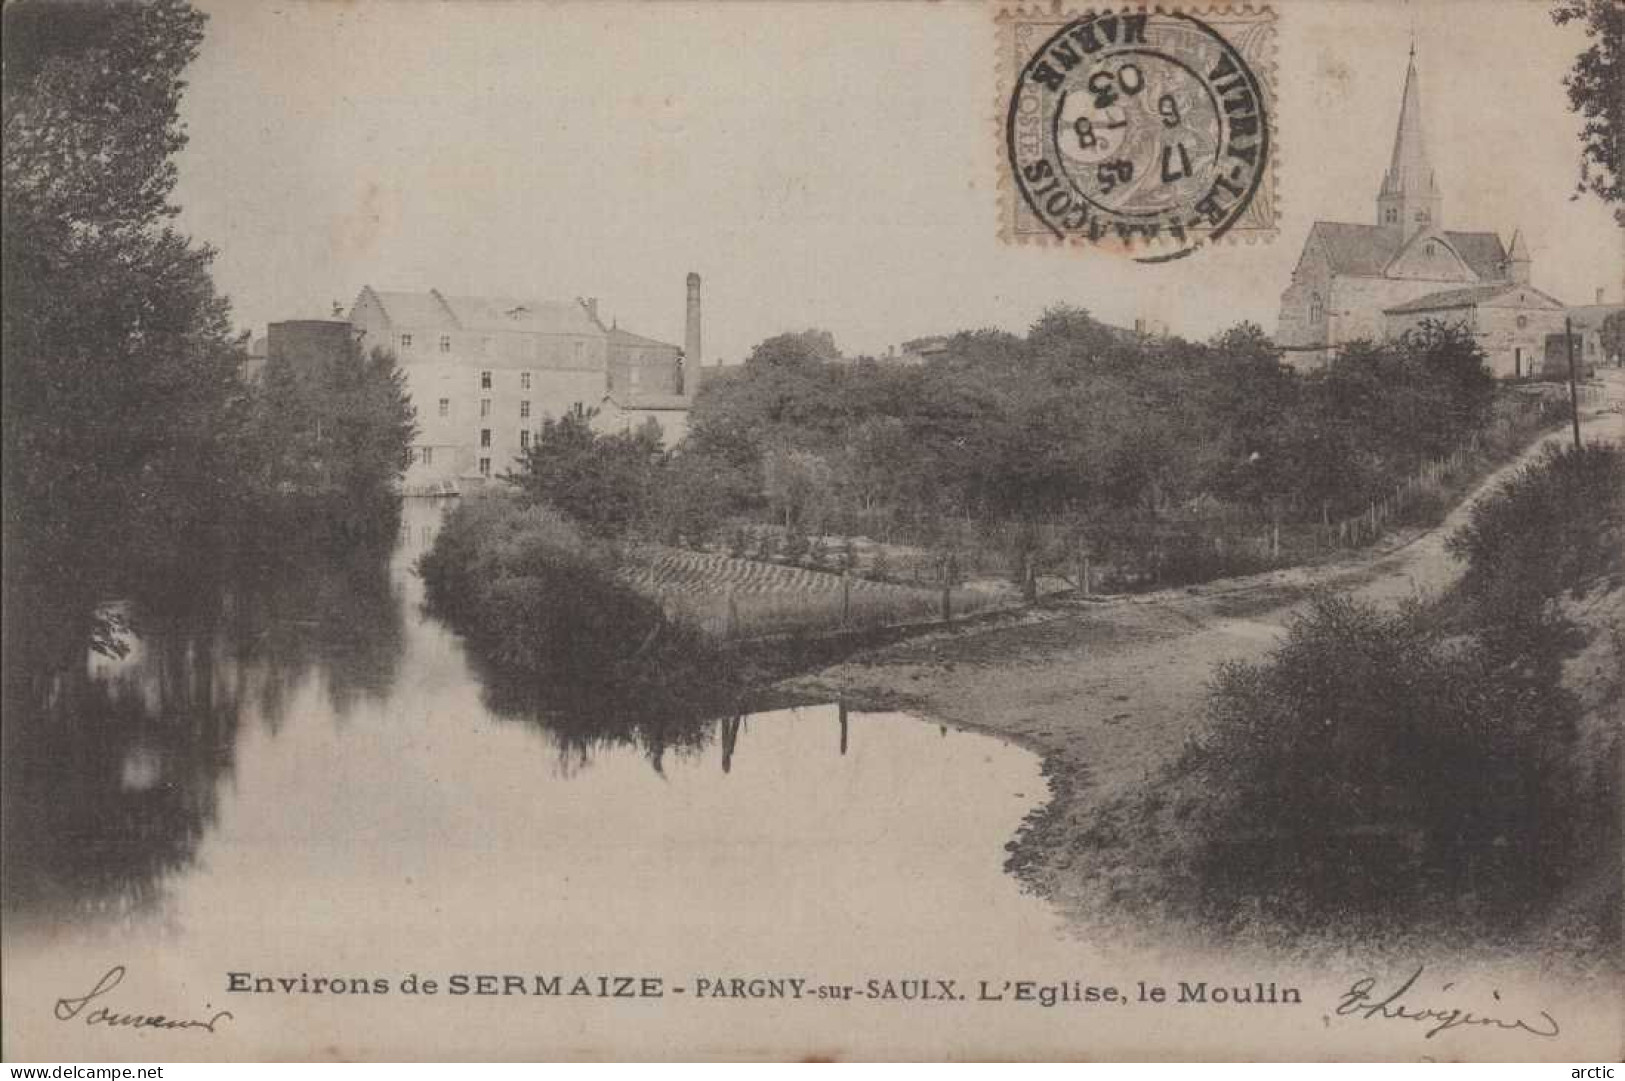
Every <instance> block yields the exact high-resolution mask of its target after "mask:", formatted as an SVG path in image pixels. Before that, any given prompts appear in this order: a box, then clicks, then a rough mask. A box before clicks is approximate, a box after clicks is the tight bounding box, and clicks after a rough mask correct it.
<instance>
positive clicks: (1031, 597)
mask: <svg viewBox="0 0 1625 1081" xmlns="http://www.w3.org/2000/svg"><path fill="white" fill-rule="evenodd" d="M1021 595H1022V597H1023V598H1024V599H1025V600H1026V601H1027V603H1028V604H1036V603H1037V601H1038V579H1037V578H1036V577H1034V575H1033V554H1032V553H1031V552H1023V553H1022V554H1021Z"/></svg>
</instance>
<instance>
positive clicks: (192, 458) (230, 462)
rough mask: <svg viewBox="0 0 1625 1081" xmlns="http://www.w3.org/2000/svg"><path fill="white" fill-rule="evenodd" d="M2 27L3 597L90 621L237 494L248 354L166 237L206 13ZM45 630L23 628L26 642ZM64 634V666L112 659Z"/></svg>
mask: <svg viewBox="0 0 1625 1081" xmlns="http://www.w3.org/2000/svg"><path fill="white" fill-rule="evenodd" d="M3 18H4V42H5V44H4V59H3V71H0V84H3V89H0V98H3V119H4V130H5V145H6V152H5V157H4V165H3V177H4V200H3V202H4V209H3V222H4V225H3V232H4V236H3V247H4V257H3V285H4V289H3V293H4V323H3V346H0V351H3V356H4V361H3V373H4V374H3V382H4V387H3V400H4V405H3V407H0V408H3V414H0V416H3V431H4V438H3V453H0V457H3V470H4V484H5V491H6V501H7V506H6V541H7V543H6V549H7V556H6V576H7V586H8V589H12V590H21V591H22V594H26V595H29V596H37V597H44V598H48V599H49V601H50V603H51V604H52V605H53V606H60V607H63V608H64V609H65V610H71V609H73V608H75V607H76V606H78V607H80V608H82V609H84V610H88V608H87V607H86V606H88V605H89V604H90V603H91V602H93V601H95V600H96V599H98V598H100V597H102V596H106V595H108V594H109V593H111V592H114V591H116V590H118V589H119V588H120V583H121V582H123V581H125V580H127V579H128V577H129V576H130V575H131V574H133V573H136V572H137V570H138V568H139V567H140V566H142V565H143V564H145V563H149V562H151V561H154V560H170V561H173V560H175V559H178V558H179V552H180V551H182V550H184V548H185V546H187V545H188V544H191V543H193V542H196V541H198V540H200V539H204V538H207V537H209V536H213V535H216V534H217V533H218V531H219V530H220V529H221V528H223V525H224V522H225V520H226V519H228V518H229V517H230V514H231V511H232V508H233V506H234V502H235V499H236V497H237V495H238V493H239V492H240V485H239V484H238V477H237V467H238V458H237V453H238V447H239V443H238V440H237V438H236V436H237V434H238V432H239V431H240V428H241V424H242V421H243V419H244V405H245V401H246V399H245V394H244V388H243V386H242V383H241V381H240V379H239V377H238V373H239V370H240V365H241V363H242V361H243V354H242V350H241V348H240V345H239V344H238V343H237V342H234V341H233V339H232V336H231V333H230V328H229V324H228V311H227V304H226V301H225V300H224V299H223V298H221V297H219V296H218V295H217V294H216V293H215V291H214V286H213V283H212V282H211V281H210V278H209V273H208V267H209V262H210V259H211V257H212V254H213V253H212V252H211V251H210V250H209V249H207V248H204V247H199V246H197V245H194V244H193V243H191V241H189V240H188V239H187V238H186V237H184V236H182V235H180V234H179V233H177V232H175V231H174V229H173V228H171V227H170V225H169V224H168V223H169V221H170V219H171V218H172V217H173V215H174V214H175V213H176V209H175V207H173V206H171V205H170V204H169V202H168V199H169V196H170V193H171V191H172V190H173V187H174V184H175V175H176V174H175V166H174V163H173V161H172V160H171V159H172V157H173V155H174V154H175V153H176V152H177V151H178V150H179V149H180V148H181V147H182V146H184V145H185V142H186V134H185V131H184V130H183V127H182V125H181V122H180V120H179V113H178V109H179V102H180V96H181V92H182V89H183V88H184V85H185V84H184V83H183V82H182V81H181V78H180V76H181V72H182V71H183V70H184V69H185V67H186V66H187V64H188V63H190V61H191V60H192V58H193V56H194V55H195V54H196V52H197V48H198V45H199V43H200V41H201V40H202V35H203V25H204V16H203V15H201V14H200V13H198V12H197V11H195V10H193V9H192V8H191V7H190V6H189V5H188V4H186V3H185V2H184V0H154V2H152V3H147V4H102V5H90V4H83V5H82V4H59V3H44V2H34V0H17V2H15V3H9V4H7V5H6V6H5V8H4V14H3ZM20 599H21V596H20V595H19V594H14V595H13V597H12V603H9V604H8V606H7V607H8V609H9V610H16V609H17V607H18V605H17V601H18V600H20ZM31 606H32V605H31V602H24V604H23V607H25V608H28V607H31ZM48 622H49V621H48V620H46V619H45V616H44V612H43V611H42V610H40V609H35V610H34V611H33V612H31V620H30V623H31V627H32V628H33V630H32V631H31V635H30V637H31V638H34V637H39V636H40V635H41V634H48V632H46V631H45V630H44V627H45V626H46V625H47V624H48ZM69 622H70V623H71V624H72V626H70V627H69V628H68V629H67V630H66V632H65V633H64V634H63V636H62V640H61V642H60V643H59V645H60V648H61V649H62V650H64V651H71V650H72V649H74V648H76V647H77V648H82V647H83V643H84V639H83V635H84V633H85V632H86V630H87V629H88V630H89V632H90V633H91V634H92V635H93V636H95V637H96V638H97V639H98V640H101V641H104V642H105V640H106V639H105V636H104V635H101V634H99V633H98V632H97V628H96V625H95V622H94V621H91V623H90V624H88V625H87V624H84V623H82V622H78V621H77V617H72V618H70V620H69ZM102 630H105V628H102ZM6 637H7V639H8V641H9V640H13V639H15V638H16V635H14V634H11V633H10V632H8V633H7V635H6Z"/></svg>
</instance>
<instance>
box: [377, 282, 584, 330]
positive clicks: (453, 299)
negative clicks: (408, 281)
mask: <svg viewBox="0 0 1625 1081" xmlns="http://www.w3.org/2000/svg"><path fill="white" fill-rule="evenodd" d="M367 292H371V293H372V295H373V297H375V298H376V299H377V301H378V303H379V304H380V305H381V306H382V307H383V309H384V315H385V316H387V317H388V319H389V321H390V323H391V325H393V326H396V327H400V328H402V329H406V330H425V331H427V330H475V331H479V330H490V331H517V332H522V333H530V334H584V335H589V336H593V337H597V336H601V335H602V334H603V333H604V329H603V328H602V327H600V326H599V325H598V323H597V321H595V320H594V319H593V318H592V315H591V313H589V312H588V311H587V308H586V306H585V305H583V304H581V303H580V302H579V301H561V300H527V299H523V298H520V297H474V296H447V295H445V294H443V293H441V292H440V290H438V289H430V290H429V291H428V292H426V293H384V292H379V291H378V290H376V289H372V288H371V287H370V286H369V287H367V288H366V289H364V290H362V293H363V295H365V294H366V293H367Z"/></svg>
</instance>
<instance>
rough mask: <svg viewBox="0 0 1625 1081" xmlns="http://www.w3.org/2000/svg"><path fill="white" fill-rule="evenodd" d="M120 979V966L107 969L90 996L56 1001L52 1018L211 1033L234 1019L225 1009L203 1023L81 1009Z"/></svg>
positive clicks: (146, 1014) (96, 1023)
mask: <svg viewBox="0 0 1625 1081" xmlns="http://www.w3.org/2000/svg"><path fill="white" fill-rule="evenodd" d="M123 979H124V966H123V965H114V966H113V967H112V968H110V969H108V970H107V973H106V975H104V976H103V977H102V978H101V979H99V980H97V981H96V986H95V987H92V988H91V989H90V993H89V994H86V995H80V996H78V997H77V998H59V999H57V1000H56V1019H57V1020H58V1021H72V1020H74V1019H75V1018H77V1017H79V1016H80V1015H83V1016H84V1021H85V1024H87V1025H107V1026H109V1027H112V1028H138V1029H139V1028H162V1029H202V1030H203V1031H205V1032H209V1033H213V1032H214V1031H215V1026H216V1025H218V1024H219V1023H220V1022H222V1021H232V1020H235V1018H234V1017H233V1016H232V1015H231V1013H230V1011H228V1010H219V1011H217V1012H216V1013H215V1014H214V1016H212V1017H210V1018H209V1019H208V1020H207V1021H202V1020H196V1019H193V1020H186V1019H183V1018H176V1017H166V1016H164V1015H163V1014H161V1013H115V1012H114V1011H113V1010H110V1009H108V1008H107V1006H105V1005H101V1006H97V1007H96V1008H95V1009H94V1010H91V1011H90V1012H89V1013H85V1007H87V1006H89V1005H90V1004H91V1003H92V1002H94V1001H95V1000H96V999H98V998H101V997H102V996H103V995H105V994H107V993H108V992H110V991H111V990H113V988H115V987H117V986H118V985H119V984H120V983H121V982H122V981H123Z"/></svg>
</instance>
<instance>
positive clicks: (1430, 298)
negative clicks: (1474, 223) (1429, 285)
mask: <svg viewBox="0 0 1625 1081" xmlns="http://www.w3.org/2000/svg"><path fill="white" fill-rule="evenodd" d="M1514 289H1518V290H1523V291H1525V292H1530V293H1534V294H1535V295H1536V296H1538V297H1540V298H1541V299H1542V300H1546V301H1549V302H1550V303H1551V304H1553V305H1554V306H1556V307H1559V308H1561V307H1562V306H1563V302H1562V301H1560V300H1557V299H1556V298H1555V297H1550V296H1547V295H1546V294H1545V293H1542V292H1541V291H1540V290H1539V289H1536V288H1535V287H1534V286H1531V285H1520V284H1518V283H1517V282H1500V283H1498V284H1495V285H1474V286H1470V287H1468V288H1465V289H1445V290H1442V291H1440V292H1437V293H1429V294H1427V295H1426V296H1420V297H1417V298H1416V299H1415V300H1408V301H1406V302H1405V303H1403V304H1396V305H1394V306H1393V307H1392V308H1384V309H1383V312H1384V313H1385V314H1387V315H1404V314H1406V313H1409V312H1433V311H1445V310H1448V309H1451V308H1471V307H1474V306H1475V305H1478V304H1483V303H1485V302H1486V301H1490V300H1494V299H1495V298H1496V297H1499V296H1504V295H1505V294H1507V293H1510V292H1512V291H1513V290H1514Z"/></svg>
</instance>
